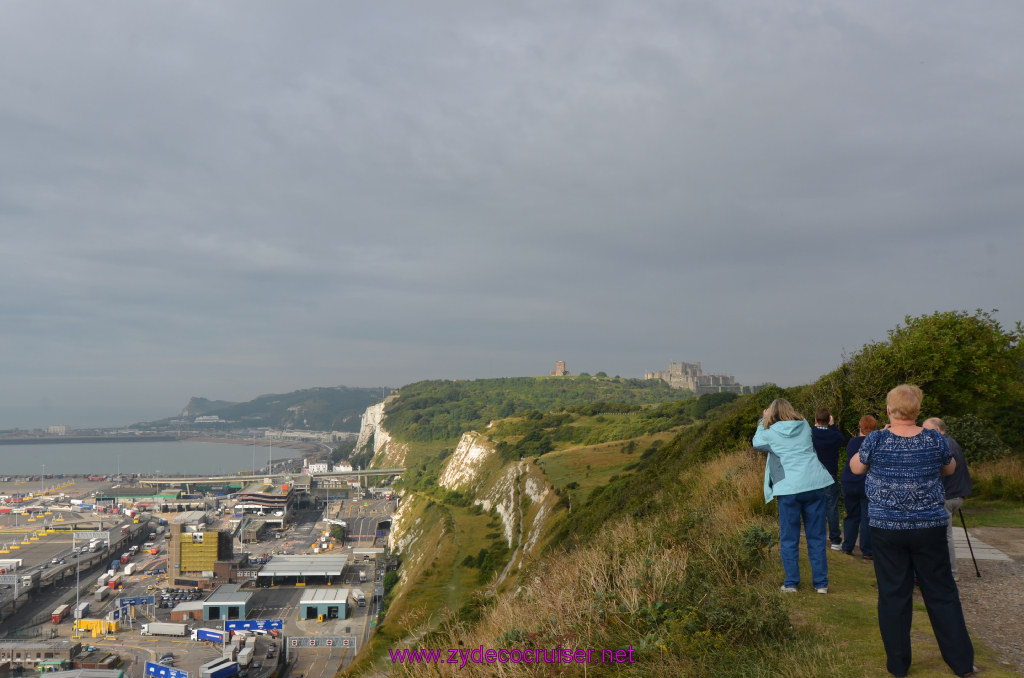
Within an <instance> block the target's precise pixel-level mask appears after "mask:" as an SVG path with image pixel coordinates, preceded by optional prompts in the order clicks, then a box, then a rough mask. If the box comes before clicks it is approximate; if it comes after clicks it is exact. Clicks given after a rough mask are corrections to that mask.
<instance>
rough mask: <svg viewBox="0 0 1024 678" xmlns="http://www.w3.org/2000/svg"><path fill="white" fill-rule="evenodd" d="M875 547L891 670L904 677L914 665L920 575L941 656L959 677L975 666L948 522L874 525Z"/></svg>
mask: <svg viewBox="0 0 1024 678" xmlns="http://www.w3.org/2000/svg"><path fill="white" fill-rule="evenodd" d="M871 545H872V548H873V550H874V565H875V578H876V580H877V581H878V628H879V630H880V631H881V633H882V644H883V645H884V646H885V654H886V657H887V661H886V668H887V669H888V670H889V673H891V674H893V675H896V676H905V675H907V671H908V670H909V669H910V623H911V620H912V618H913V614H914V575H915V574H916V575H917V580H918V583H919V584H920V586H921V596H922V597H923V598H924V606H925V609H926V610H927V611H928V619H929V620H930V621H931V623H932V631H933V632H934V633H935V640H936V641H937V642H938V644H939V651H940V652H941V653H942V658H943V659H944V660H945V661H946V664H948V665H949V668H951V669H952V670H953V673H955V674H956V675H958V676H960V675H963V674H965V673H968V672H970V671H971V670H973V668H974V645H972V644H971V638H970V636H969V635H968V634H967V624H966V623H965V622H964V612H963V608H961V607H960V592H959V591H958V590H957V587H956V582H954V581H953V573H952V571H951V570H950V567H949V550H948V548H947V547H946V526H945V525H942V526H939V527H927V528H923V529H919V530H883V529H879V528H877V527H872V528H871Z"/></svg>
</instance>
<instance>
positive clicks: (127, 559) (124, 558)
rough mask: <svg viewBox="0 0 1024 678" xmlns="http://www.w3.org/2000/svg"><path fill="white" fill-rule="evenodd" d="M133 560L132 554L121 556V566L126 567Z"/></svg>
mask: <svg viewBox="0 0 1024 678" xmlns="http://www.w3.org/2000/svg"><path fill="white" fill-rule="evenodd" d="M131 559H132V554H130V553H128V552H125V553H122V554H121V564H122V565H125V564H126V563H127V562H128V561H129V560H131Z"/></svg>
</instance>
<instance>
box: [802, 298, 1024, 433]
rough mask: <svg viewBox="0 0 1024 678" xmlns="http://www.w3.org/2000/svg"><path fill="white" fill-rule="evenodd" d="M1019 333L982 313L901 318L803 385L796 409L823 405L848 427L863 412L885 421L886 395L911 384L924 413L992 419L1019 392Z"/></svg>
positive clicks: (1022, 386)
mask: <svg viewBox="0 0 1024 678" xmlns="http://www.w3.org/2000/svg"><path fill="white" fill-rule="evenodd" d="M1021 333H1022V328H1021V324H1020V323H1017V325H1016V328H1015V331H1014V332H1008V331H1006V330H1004V329H1003V327H1002V326H1001V325H1000V324H999V322H997V321H996V320H995V318H994V317H993V316H992V314H991V313H989V312H986V311H981V310H978V311H975V312H974V313H973V314H969V313H967V312H965V311H946V312H935V313H932V314H931V315H923V316H918V317H916V318H915V317H910V316H907V317H906V318H905V320H904V324H903V325H897V326H896V328H895V329H892V330H890V331H889V338H888V340H887V341H880V342H873V343H870V344H867V345H865V346H864V347H863V348H862V349H861V350H860V351H858V352H857V353H855V354H853V355H852V356H850V357H848V358H847V359H846V360H844V362H843V364H842V365H841V366H840V367H839V369H837V370H835V371H833V372H831V373H829V374H827V375H825V376H824V377H822V378H821V379H819V380H818V381H817V382H816V383H815V384H813V385H812V386H811V387H809V388H808V390H807V391H806V392H805V393H804V394H803V396H804V397H803V398H801V400H803V401H804V402H802V403H800V405H801V406H802V407H801V409H807V410H809V411H813V409H814V408H815V407H818V406H821V405H824V406H826V407H829V408H830V409H831V410H832V411H833V413H835V414H836V418H837V421H838V422H839V424H840V425H841V426H842V427H843V428H846V429H848V430H852V428H853V427H855V426H856V422H857V420H858V419H859V418H860V417H861V415H863V414H874V415H875V416H877V417H878V418H879V419H880V420H881V421H885V395H886V393H888V392H889V390H890V389H892V388H893V387H894V386H896V385H898V384H903V383H910V384H916V385H917V386H919V387H921V389H922V390H923V391H924V394H925V400H924V404H923V406H922V415H924V416H933V415H934V416H942V417H950V416H952V417H955V416H960V415H964V414H972V415H976V416H979V417H982V418H990V417H994V415H995V413H997V412H999V411H1000V410H1002V409H1005V408H1007V407H1009V406H1010V405H1011V404H1012V403H1014V402H1019V400H1020V398H1021V396H1022V394H1024V379H1022V366H1024V345H1022V343H1021V341H1020V337H1021Z"/></svg>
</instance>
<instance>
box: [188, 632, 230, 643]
mask: <svg viewBox="0 0 1024 678" xmlns="http://www.w3.org/2000/svg"><path fill="white" fill-rule="evenodd" d="M226 637H227V633H226V632H224V631H219V630H217V629H194V630H193V631H192V640H205V641H207V642H210V643H223V642H224V638H226Z"/></svg>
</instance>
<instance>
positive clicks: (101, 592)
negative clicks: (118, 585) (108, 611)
mask: <svg viewBox="0 0 1024 678" xmlns="http://www.w3.org/2000/svg"><path fill="white" fill-rule="evenodd" d="M109 593H110V589H109V588H107V587H106V586H101V587H99V588H98V589H96V593H94V594H92V599H93V600H94V601H96V602H97V603H102V602H103V601H104V600H105V599H106V597H107V594H109Z"/></svg>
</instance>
